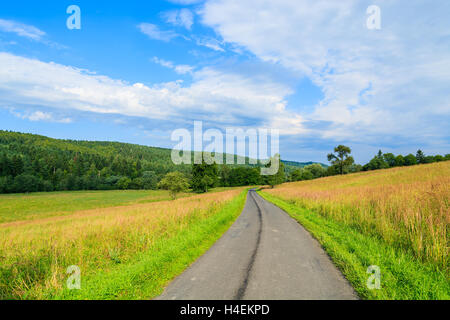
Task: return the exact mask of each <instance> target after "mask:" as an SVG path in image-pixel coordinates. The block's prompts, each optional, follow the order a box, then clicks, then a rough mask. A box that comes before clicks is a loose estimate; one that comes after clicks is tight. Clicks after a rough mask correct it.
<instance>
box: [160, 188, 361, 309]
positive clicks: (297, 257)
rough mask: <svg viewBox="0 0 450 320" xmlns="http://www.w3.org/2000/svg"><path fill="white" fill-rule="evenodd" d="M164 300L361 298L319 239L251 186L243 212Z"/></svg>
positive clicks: (176, 281) (165, 293)
mask: <svg viewBox="0 0 450 320" xmlns="http://www.w3.org/2000/svg"><path fill="white" fill-rule="evenodd" d="M157 299H162V300H211V299H214V300H278V299H286V300H311V299H313V300H321V299H332V300H341V299H358V297H357V295H356V293H355V292H354V290H353V288H352V287H351V285H350V284H349V283H348V282H347V280H346V279H345V278H344V276H343V275H342V274H341V273H340V271H339V270H338V269H337V268H336V267H335V266H334V265H333V263H332V262H331V260H330V258H329V256H328V255H327V254H326V253H325V252H324V250H323V249H322V248H321V246H320V245H319V243H318V242H317V241H316V240H315V239H314V238H313V237H312V236H311V235H310V234H309V233H308V232H307V231H306V230H305V229H304V228H303V227H302V226H301V225H299V224H298V223H297V222H296V221H295V220H294V219H292V218H291V217H290V216H289V215H288V214H287V213H285V212H284V211H283V210H281V209H280V208H278V207H276V206H275V205H273V204H271V203H269V202H267V201H265V200H264V199H263V198H261V197H260V196H259V195H258V194H257V193H256V192H254V191H250V192H249V194H248V197H247V202H246V204H245V208H244V210H243V212H242V214H241V216H240V217H239V218H238V219H237V220H236V222H235V223H234V224H233V225H232V226H231V228H230V229H229V230H228V231H227V232H226V233H225V234H224V235H223V236H222V238H220V239H219V240H218V241H217V242H216V243H215V244H214V245H213V246H212V247H211V248H210V249H209V250H208V252H206V253H205V254H204V255H203V256H202V257H200V258H199V259H198V260H197V261H196V262H195V263H194V264H193V265H192V266H191V267H189V268H188V269H187V270H186V271H185V272H184V273H183V274H181V275H180V276H179V277H177V278H176V279H175V280H174V281H172V282H171V283H170V284H169V286H168V287H167V288H166V290H165V291H164V293H163V294H162V295H161V296H159V297H158V298H157Z"/></svg>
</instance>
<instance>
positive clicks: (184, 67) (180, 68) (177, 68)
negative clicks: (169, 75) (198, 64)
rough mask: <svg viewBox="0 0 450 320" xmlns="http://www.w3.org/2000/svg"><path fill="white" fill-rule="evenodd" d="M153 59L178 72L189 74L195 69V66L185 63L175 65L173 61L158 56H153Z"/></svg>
mask: <svg viewBox="0 0 450 320" xmlns="http://www.w3.org/2000/svg"><path fill="white" fill-rule="evenodd" d="M151 60H152V61H153V62H154V63H157V64H159V65H161V66H163V67H166V68H169V69H172V70H174V71H175V72H176V73H178V74H188V73H192V71H193V70H194V67H192V66H189V65H185V64H180V65H175V64H174V63H173V62H172V61H167V60H164V59H160V58H158V57H153V58H152V59H151Z"/></svg>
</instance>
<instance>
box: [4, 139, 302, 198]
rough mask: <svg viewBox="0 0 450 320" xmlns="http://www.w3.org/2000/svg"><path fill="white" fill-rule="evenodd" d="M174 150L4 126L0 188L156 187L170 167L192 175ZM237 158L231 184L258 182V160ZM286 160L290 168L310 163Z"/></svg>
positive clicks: (230, 173) (232, 171)
mask: <svg viewBox="0 0 450 320" xmlns="http://www.w3.org/2000/svg"><path fill="white" fill-rule="evenodd" d="M171 152H172V150H171V149H165V148H157V147H148V146H142V145H136V144H130V143H120V142H106V141H77V140H61V139H53V138H48V137H45V136H41V135H35V134H28V133H18V132H10V131H2V130H0V193H5V192H6V193H9V192H34V191H56V190H91V189H93V190H95V189H101V190H104V189H117V188H119V189H154V188H156V184H157V182H158V181H160V180H161V178H162V177H163V176H164V175H165V174H167V173H168V172H171V171H181V172H183V173H185V174H186V175H187V176H188V177H189V176H190V175H191V171H192V166H191V165H186V164H183V165H175V164H174V163H173V162H172V159H171ZM224 156H225V155H224ZM235 157H236V159H238V158H240V159H241V160H244V162H245V163H246V164H244V165H226V167H228V168H229V170H225V171H226V172H224V174H225V176H223V177H222V178H223V179H225V178H229V179H230V181H231V182H229V183H230V184H232V185H255V184H258V183H257V182H258V181H259V180H258V179H259V178H258V176H259V174H258V173H257V172H255V170H256V169H254V168H255V167H258V166H259V165H250V164H249V158H244V159H242V158H243V157H238V156H235ZM284 163H285V171H286V173H290V172H292V171H294V170H295V169H297V168H299V167H303V166H305V165H307V164H310V163H299V162H294V161H285V162H284ZM230 170H231V171H230ZM230 175H231V178H230ZM233 177H234V178H233ZM222 181H223V180H222Z"/></svg>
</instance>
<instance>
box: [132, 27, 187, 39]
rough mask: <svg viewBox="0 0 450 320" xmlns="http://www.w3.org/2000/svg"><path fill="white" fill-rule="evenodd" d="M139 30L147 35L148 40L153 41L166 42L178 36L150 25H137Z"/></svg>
mask: <svg viewBox="0 0 450 320" xmlns="http://www.w3.org/2000/svg"><path fill="white" fill-rule="evenodd" d="M138 28H139V30H140V31H141V32H142V33H143V34H145V35H147V36H148V37H149V38H151V39H154V40H161V41H165V42H168V41H170V40H172V39H173V38H176V37H178V36H179V35H178V34H177V33H175V32H173V31H170V30H169V31H164V30H160V29H159V27H158V26H157V25H155V24H151V23H141V24H139V25H138Z"/></svg>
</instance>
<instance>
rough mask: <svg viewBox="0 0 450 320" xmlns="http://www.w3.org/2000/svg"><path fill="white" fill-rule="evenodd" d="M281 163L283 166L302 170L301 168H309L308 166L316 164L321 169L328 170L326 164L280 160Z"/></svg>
mask: <svg viewBox="0 0 450 320" xmlns="http://www.w3.org/2000/svg"><path fill="white" fill-rule="evenodd" d="M281 161H282V162H283V163H284V164H285V165H287V166H291V167H298V168H303V167H306V166H309V165H311V164H315V163H318V164H320V165H321V166H322V167H324V168H328V165H326V164H324V163H321V162H312V161H309V162H297V161H287V160H281Z"/></svg>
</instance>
